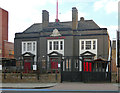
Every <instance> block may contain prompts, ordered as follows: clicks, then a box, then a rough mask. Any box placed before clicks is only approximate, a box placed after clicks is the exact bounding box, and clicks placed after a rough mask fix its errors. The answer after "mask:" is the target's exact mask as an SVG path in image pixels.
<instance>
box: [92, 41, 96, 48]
mask: <svg viewBox="0 0 120 93" xmlns="http://www.w3.org/2000/svg"><path fill="white" fill-rule="evenodd" d="M93 49H96V41H93Z"/></svg>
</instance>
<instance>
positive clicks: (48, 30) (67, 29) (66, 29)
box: [15, 28, 107, 34]
mask: <svg viewBox="0 0 120 93" xmlns="http://www.w3.org/2000/svg"><path fill="white" fill-rule="evenodd" d="M54 29H55V28H49V29H44V30H41V31H39V32H18V33H15V34H31V33H38V34H40V33H41V32H42V33H43V32H52V31H53V30H54ZM56 29H58V31H91V30H107V28H95V29H76V30H72V28H56Z"/></svg>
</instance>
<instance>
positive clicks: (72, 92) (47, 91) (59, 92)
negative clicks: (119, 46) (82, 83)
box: [1, 90, 120, 93]
mask: <svg viewBox="0 0 120 93" xmlns="http://www.w3.org/2000/svg"><path fill="white" fill-rule="evenodd" d="M1 93H120V92H118V91H61V90H60V91H56V90H51V91H49V90H46V91H45V90H44V91H39V90H32V91H17V90H16V91H10V90H9V91H8V90H7V91H2V92H1Z"/></svg>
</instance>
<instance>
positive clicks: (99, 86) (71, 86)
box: [49, 82, 118, 91]
mask: <svg viewBox="0 0 120 93" xmlns="http://www.w3.org/2000/svg"><path fill="white" fill-rule="evenodd" d="M49 89H57V90H83V91H84V90H110V91H117V90H118V84H117V83H116V84H114V83H79V82H76V83H75V82H72V83H71V82H69V83H66V82H65V83H59V84H57V85H56V86H54V87H51V88H49Z"/></svg>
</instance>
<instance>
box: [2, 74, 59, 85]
mask: <svg viewBox="0 0 120 93" xmlns="http://www.w3.org/2000/svg"><path fill="white" fill-rule="evenodd" d="M2 82H3V83H38V82H41V83H53V82H54V83H55V82H61V75H60V74H59V73H58V74H54V73H53V74H30V73H29V74H28V73H24V74H22V77H21V74H20V73H5V74H4V73H2Z"/></svg>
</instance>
